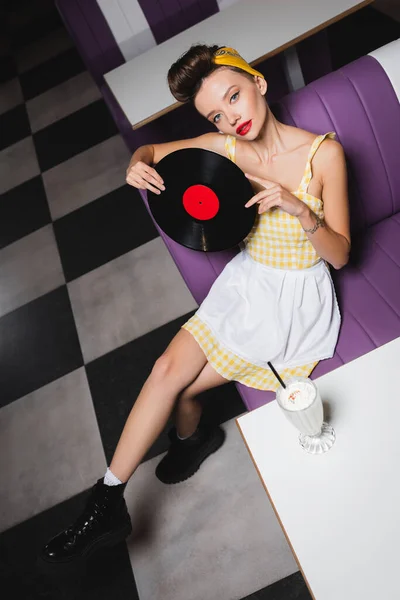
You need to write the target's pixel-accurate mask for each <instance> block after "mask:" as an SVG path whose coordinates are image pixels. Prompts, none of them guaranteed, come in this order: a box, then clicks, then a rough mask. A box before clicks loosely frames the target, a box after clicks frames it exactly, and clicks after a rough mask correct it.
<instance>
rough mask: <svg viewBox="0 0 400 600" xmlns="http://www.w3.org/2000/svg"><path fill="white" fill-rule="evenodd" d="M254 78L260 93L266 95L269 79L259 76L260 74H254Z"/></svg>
mask: <svg viewBox="0 0 400 600" xmlns="http://www.w3.org/2000/svg"><path fill="white" fill-rule="evenodd" d="M254 79H255V83H256V86H257V87H258V89H259V90H260V94H261V95H262V96H265V94H266V93H267V89H268V83H267V80H266V79H264V77H259V76H258V75H254Z"/></svg>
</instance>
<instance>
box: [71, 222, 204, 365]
mask: <svg viewBox="0 0 400 600" xmlns="http://www.w3.org/2000/svg"><path fill="white" fill-rule="evenodd" d="M132 231H133V230H132ZM68 289H69V294H70V298H71V304H72V310H73V313H74V317H75V322H76V324H77V329H78V335H79V339H80V342H81V347H82V352H83V356H84V359H85V362H86V363H87V362H89V361H91V360H93V359H95V358H97V357H99V356H102V355H103V354H106V353H107V352H110V351H111V350H114V349H115V348H118V347H119V346H122V345H123V344H126V343H127V342H130V341H131V340H134V339H136V338H138V337H140V336H142V335H144V334H145V333H148V332H149V331H152V330H153V329H156V328H157V327H160V326H161V325H164V324H165V323H168V322H169V321H172V320H173V319H176V318H178V317H180V316H182V315H183V314H186V313H188V312H190V311H191V310H194V309H195V308H196V307H197V304H196V302H195V301H194V299H193V296H192V295H191V293H190V292H189V290H188V288H187V286H186V284H185V282H184V281H183V279H182V276H181V275H180V273H179V271H178V269H177V267H176V265H175V263H174V261H173V260H172V258H171V255H170V254H169V252H168V250H167V248H166V247H165V244H164V242H163V241H162V239H161V238H156V239H154V240H152V241H150V242H147V243H146V244H143V245H142V246H139V247H138V248H135V249H134V250H132V251H131V252H128V253H127V254H124V255H123V256H120V257H119V258H116V259H115V260H112V261H110V262H109V263H107V264H105V265H103V266H101V267H99V268H98V269H95V270H94V271H91V272H90V273H87V274H86V275H83V276H82V277H79V278H78V279H75V280H74V281H72V282H71V283H69V284H68Z"/></svg>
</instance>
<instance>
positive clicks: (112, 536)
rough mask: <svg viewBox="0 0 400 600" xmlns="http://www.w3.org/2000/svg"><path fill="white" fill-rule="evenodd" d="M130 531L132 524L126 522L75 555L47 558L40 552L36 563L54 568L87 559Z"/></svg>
mask: <svg viewBox="0 0 400 600" xmlns="http://www.w3.org/2000/svg"><path fill="white" fill-rule="evenodd" d="M131 532H132V524H129V525H128V524H127V525H124V526H123V527H121V528H120V529H117V530H116V531H112V532H110V533H107V534H105V535H103V536H102V537H100V538H98V539H97V540H95V541H93V542H92V543H91V544H90V545H89V546H88V547H87V548H85V549H84V551H83V552H82V553H81V554H77V555H75V556H71V557H69V558H66V559H64V560H49V559H47V558H46V557H44V556H43V555H42V554H40V555H39V556H38V565H39V566H41V567H44V568H45V569H48V568H50V569H51V568H52V567H53V568H56V567H60V566H63V565H64V566H67V565H71V564H74V565H75V564H77V563H79V562H80V561H83V560H86V559H88V558H89V557H90V556H91V555H92V554H93V553H94V552H97V550H100V549H101V548H112V547H113V546H116V545H117V544H119V543H120V542H122V541H124V540H125V539H126V538H127V537H128V535H130V533H131Z"/></svg>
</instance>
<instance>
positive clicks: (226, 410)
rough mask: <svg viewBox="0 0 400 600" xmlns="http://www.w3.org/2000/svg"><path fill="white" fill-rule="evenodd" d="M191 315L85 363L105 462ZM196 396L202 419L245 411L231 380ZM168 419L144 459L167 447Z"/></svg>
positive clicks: (217, 418) (217, 420)
mask: <svg viewBox="0 0 400 600" xmlns="http://www.w3.org/2000/svg"><path fill="white" fill-rule="evenodd" d="M191 314H192V313H190V314H188V315H185V316H183V317H180V318H179V319H175V320H174V321H171V322H170V323H167V324H166V325H164V326H163V327H160V328H158V329H156V330H154V331H152V332H150V333H148V334H146V335H144V336H142V337H141V338H138V339H137V340H134V341H133V342H130V343H129V344H126V345H125V346H122V347H121V348H117V349H116V350H114V351H113V352H110V353H109V354H106V355H105V356H102V357H100V358H98V359H97V360H95V361H93V362H91V363H89V364H87V365H86V372H87V376H88V380H89V386H90V390H91V393H92V398H93V404H94V407H95V411H96V415H97V421H98V424H99V429H100V435H101V438H102V441H103V446H104V450H105V454H106V458H107V461H108V463H109V462H110V461H111V458H112V456H113V453H114V450H115V447H116V445H117V442H118V439H119V437H120V435H121V432H122V429H123V427H124V425H125V421H126V419H127V417H128V415H129V412H130V410H131V408H132V406H133V404H134V402H135V400H136V398H137V396H138V395H139V393H140V390H141V389H142V387H143V384H144V382H145V381H146V379H147V377H148V376H149V375H150V372H151V369H152V367H153V365H154V363H155V361H156V360H157V358H158V357H159V356H160V355H161V354H162V353H163V352H164V350H165V349H166V347H167V346H168V344H169V343H170V341H171V340H172V338H173V337H174V335H175V334H176V333H178V331H179V329H180V326H181V325H183V323H185V321H187V319H188V318H189V317H190V316H191ZM198 398H199V399H200V400H201V401H202V403H203V405H204V413H203V421H204V422H208V423H209V422H213V423H222V422H224V421H227V420H228V419H231V418H233V417H235V416H237V415H239V414H241V413H243V412H245V410H246V408H245V406H244V404H243V402H242V399H241V397H240V395H239V393H238V392H237V389H236V387H235V384H233V383H228V384H226V385H223V386H221V387H219V388H215V389H213V390H208V391H207V392H205V393H203V394H201V395H200V396H199V397H198ZM172 422H173V421H172V419H170V421H169V422H168V424H167V426H166V428H165V430H164V431H163V432H162V434H161V435H160V436H159V438H158V439H157V441H156V442H155V443H154V444H153V446H152V447H151V448H150V450H149V452H148V453H147V455H146V456H145V457H144V460H148V459H149V458H152V457H154V456H157V455H158V454H160V453H162V452H165V451H166V450H167V448H168V446H169V440H168V437H167V432H168V429H169V428H170V426H171V425H172Z"/></svg>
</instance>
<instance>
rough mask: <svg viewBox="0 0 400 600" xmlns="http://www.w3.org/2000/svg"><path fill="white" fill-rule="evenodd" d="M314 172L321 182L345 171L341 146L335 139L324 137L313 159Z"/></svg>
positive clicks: (344, 159)
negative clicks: (318, 175)
mask: <svg viewBox="0 0 400 600" xmlns="http://www.w3.org/2000/svg"><path fill="white" fill-rule="evenodd" d="M313 162H314V170H315V171H316V173H319V174H320V176H321V179H322V180H326V179H327V177H328V176H329V177H330V176H335V175H339V174H340V172H343V171H346V158H345V154H344V150H343V146H342V145H341V144H340V142H338V141H337V140H335V139H331V138H328V137H326V138H325V139H324V141H323V142H322V143H321V145H320V147H319V148H318V152H316V154H315V157H314V161H313Z"/></svg>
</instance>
